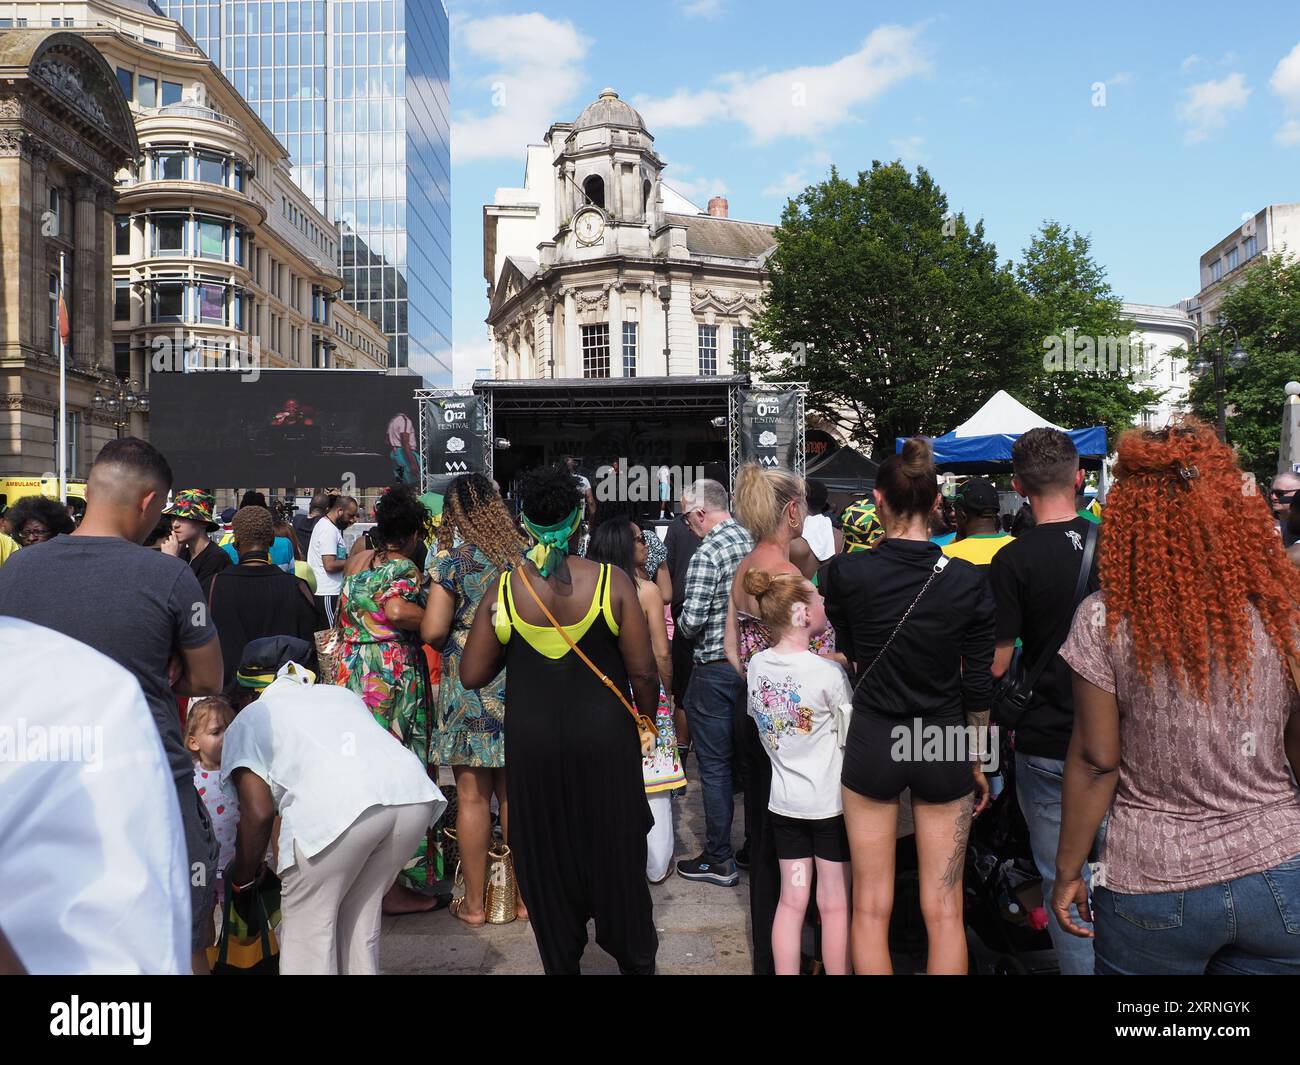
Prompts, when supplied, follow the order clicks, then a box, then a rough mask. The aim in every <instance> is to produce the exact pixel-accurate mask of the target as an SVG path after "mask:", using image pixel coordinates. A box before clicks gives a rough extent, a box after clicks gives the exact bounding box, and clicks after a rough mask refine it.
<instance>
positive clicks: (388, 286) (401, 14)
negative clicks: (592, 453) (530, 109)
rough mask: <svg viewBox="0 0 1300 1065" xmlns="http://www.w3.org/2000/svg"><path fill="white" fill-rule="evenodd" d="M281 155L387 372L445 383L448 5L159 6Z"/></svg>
mask: <svg viewBox="0 0 1300 1065" xmlns="http://www.w3.org/2000/svg"><path fill="white" fill-rule="evenodd" d="M156 2H157V4H158V6H159V7H160V8H161V9H162V10H163V11H165V12H166V13H167V14H168V15H170V16H171V17H172V18H175V19H177V20H178V21H180V22H181V23H182V24H183V25H184V26H185V28H186V29H187V30H188V31H189V32H190V34H191V36H193V37H194V39H195V40H196V41H197V42H198V44H199V46H200V47H201V48H202V49H203V50H204V51H205V52H207V53H208V55H209V56H210V57H211V58H212V60H213V61H214V62H215V63H216V64H217V65H218V66H219V67H221V69H222V71H223V72H224V73H225V75H226V76H227V77H228V78H229V79H230V80H231V82H232V83H233V84H234V86H235V88H236V89H237V90H238V91H239V92H240V93H241V94H242V95H243V96H244V98H245V99H246V100H247V101H248V102H249V104H250V105H251V106H252V107H253V108H255V109H256V110H257V112H258V114H259V115H260V116H261V118H262V121H263V122H265V123H266V124H267V125H268V126H269V127H270V128H271V129H272V131H274V133H275V135H276V136H277V137H279V138H280V140H281V141H282V142H283V143H284V145H285V146H286V147H287V148H288V149H289V152H290V154H291V155H292V157H293V163H294V168H293V177H294V180H295V181H296V182H297V184H298V185H299V186H300V187H301V188H302V189H303V191H304V192H306V193H307V195H309V196H310V197H311V198H312V200H313V201H314V202H315V204H316V206H317V207H318V208H319V209H320V210H321V212H322V213H323V214H324V215H325V217H326V218H330V219H332V220H334V221H336V222H337V223H338V225H339V232H340V237H341V240H340V246H339V256H340V258H339V266H340V267H341V268H342V271H343V280H344V290H343V299H345V300H346V301H347V302H348V303H351V304H352V305H353V306H354V307H356V308H357V309H358V310H360V311H362V312H364V313H366V314H368V315H370V317H371V318H373V319H374V320H375V321H376V322H378V323H379V325H380V326H381V327H382V328H383V330H384V332H385V333H387V334H388V336H389V344H390V362H391V363H392V364H393V365H396V366H409V367H410V368H411V369H412V370H413V371H414V372H416V373H418V374H420V375H421V376H422V377H424V378H425V380H426V381H427V382H428V383H429V384H432V385H444V384H449V383H450V376H451V136H450V119H451V109H450V82H451V77H450V65H449V54H448V50H449V44H448V18H447V8H446V5H445V3H444V0H156Z"/></svg>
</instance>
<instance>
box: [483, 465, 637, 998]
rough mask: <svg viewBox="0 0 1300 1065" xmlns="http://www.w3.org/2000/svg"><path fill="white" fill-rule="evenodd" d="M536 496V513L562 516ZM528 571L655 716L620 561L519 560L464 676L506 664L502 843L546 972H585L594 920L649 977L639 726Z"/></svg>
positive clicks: (626, 961)
mask: <svg viewBox="0 0 1300 1065" xmlns="http://www.w3.org/2000/svg"><path fill="white" fill-rule="evenodd" d="M548 472H549V471H542V474H539V475H537V476H542V475H545V474H546V473H548ZM527 487H528V485H527V484H525V491H524V492H523V493H521V494H522V495H523V497H524V499H523V502H524V506H525V508H527V507H528V504H529V502H530V499H529V493H528V491H527ZM534 502H535V506H536V507H537V508H538V509H539V510H541V512H540V513H539V514H537V515H536V517H537V519H538V520H540V521H542V522H546V523H548V524H549V523H550V522H557V521H559V520H560V519H561V518H563V516H564V513H565V512H564V511H560V512H559V515H558V516H556V514H555V513H548V512H547V511H546V510H545V509H544V508H542V506H541V503H538V502H536V501H534ZM557 506H558V504H557ZM525 513H528V511H527V510H525ZM530 516H531V515H530ZM548 569H550V567H548ZM525 577H526V578H527V581H528V583H529V584H531V585H532V588H533V589H534V590H535V591H536V593H537V595H538V596H539V597H540V598H541V599H542V601H543V602H544V603H545V604H546V606H547V609H549V610H550V611H551V613H552V615H553V616H554V617H555V619H556V620H557V621H558V622H559V623H560V624H561V625H563V626H564V628H565V631H566V632H567V633H568V635H569V637H570V639H571V640H572V641H573V642H574V643H575V644H576V645H577V647H578V648H580V649H581V650H582V651H583V653H585V654H586V656H587V657H588V658H589V659H591V661H592V662H593V663H594V664H595V665H596V667H597V668H598V669H599V670H600V671H601V672H602V673H603V674H605V676H607V677H608V678H609V679H610V680H611V681H612V682H613V683H614V684H616V685H618V687H619V689H620V690H621V691H624V692H627V693H628V694H629V697H631V696H632V695H633V694H635V705H636V706H637V707H638V709H639V712H640V713H643V714H647V715H648V716H650V718H651V720H653V715H654V712H655V710H656V708H657V704H658V696H659V688H658V672H657V670H656V667H655V663H654V657H653V654H652V652H651V648H650V637H649V633H648V631H647V629H646V625H645V617H644V615H643V614H642V612H641V609H640V606H639V605H638V603H637V601H636V592H635V589H634V588H633V587H632V582H631V581H630V580H629V579H628V577H627V575H626V574H624V573H622V572H621V571H619V570H612V569H611V568H610V567H609V566H597V565H596V564H595V563H592V562H588V561H586V560H585V559H579V558H571V559H567V560H564V561H562V562H560V563H559V564H558V565H557V566H556V567H555V568H554V569H553V570H550V572H549V575H548V576H547V577H543V576H542V575H541V573H540V572H539V570H538V568H537V567H536V565H535V564H534V562H533V561H525V562H523V563H522V564H521V565H520V566H519V567H518V568H517V569H516V570H515V571H513V572H512V573H509V574H506V575H503V576H502V577H501V578H499V579H498V580H497V582H495V584H494V585H493V586H492V587H491V588H490V589H489V590H488V592H487V593H486V594H485V595H484V597H483V603H482V604H481V605H480V609H479V611H478V613H477V615H476V616H475V619H474V624H473V627H472V628H471V630H470V635H469V639H468V641H467V643H466V647H465V654H464V656H463V658H462V661H461V681H462V683H463V684H465V685H466V687H473V686H474V685H475V684H477V683H480V682H481V683H487V682H488V681H490V680H491V679H492V678H493V677H495V676H496V675H497V673H498V672H499V671H500V669H501V667H502V666H504V667H505V669H506V697H505V702H506V715H505V745H506V762H507V764H508V765H509V766H510V846H511V849H512V851H513V852H514V858H515V871H516V874H517V875H518V878H519V886H520V890H521V891H522V893H523V898H524V903H525V905H526V906H527V907H528V911H529V918H530V920H531V921H532V925H533V934H534V936H535V937H536V939H537V946H538V949H539V951H540V953H541V956H542V965H543V967H544V968H545V970H546V972H547V973H548V974H573V973H577V972H578V971H579V961H580V959H581V957H582V953H583V950H584V949H585V948H586V945H587V922H588V920H590V919H592V918H594V919H595V923H596V942H597V943H598V944H599V945H600V946H601V947H602V948H603V949H604V950H605V951H606V952H608V953H609V954H611V955H612V956H613V957H614V959H615V960H616V961H617V962H618V964H619V968H620V970H621V971H622V972H624V973H651V972H653V971H654V963H655V953H656V951H657V949H658V937H657V935H656V934H655V927H654V914H653V909H652V906H651V901H650V890H649V886H648V885H647V883H646V878H645V862H646V833H647V832H648V831H649V830H650V826H651V823H652V818H651V815H650V808H649V805H648V804H647V802H646V798H645V787H644V784H643V781H642V775H641V748H640V743H639V740H638V735H637V728H636V723H635V722H634V721H633V719H632V715H631V714H630V713H629V712H628V710H627V708H626V707H625V706H624V705H623V704H622V702H621V701H620V700H619V698H618V697H617V696H616V695H615V694H614V693H613V692H612V691H610V690H609V688H607V687H606V686H605V685H604V684H603V683H602V681H601V679H600V678H599V677H598V676H596V674H595V673H594V672H593V671H592V670H591V669H590V668H589V667H588V666H587V665H586V664H585V663H584V662H583V661H582V658H581V657H580V656H578V655H577V654H576V653H575V652H574V651H572V650H570V649H569V647H568V645H567V644H566V643H565V642H564V639H563V638H562V637H561V636H560V635H559V633H558V632H557V631H556V630H555V629H554V628H553V627H552V626H551V625H550V623H549V622H548V621H547V620H546V617H545V614H544V613H543V611H542V610H541V609H540V608H539V606H538V604H537V602H536V601H535V600H534V599H533V596H532V594H531V593H530V592H529V590H528V587H527V586H526V585H525ZM492 608H495V609H492Z"/></svg>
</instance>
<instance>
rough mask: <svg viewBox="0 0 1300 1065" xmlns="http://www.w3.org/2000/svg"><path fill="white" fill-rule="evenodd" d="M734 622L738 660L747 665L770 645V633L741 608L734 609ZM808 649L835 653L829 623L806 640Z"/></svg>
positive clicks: (831, 629)
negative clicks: (738, 650) (737, 630)
mask: <svg viewBox="0 0 1300 1065" xmlns="http://www.w3.org/2000/svg"><path fill="white" fill-rule="evenodd" d="M736 623H737V625H738V626H739V628H740V661H741V664H742V665H744V666H746V667H748V666H749V660H750V659H751V658H753V657H754V656H755V655H756V654H758V652H759V651H766V650H767V649H768V648H769V647H771V646H772V634H771V633H770V632H768V631H767V626H766V625H764V624H763V622H762V621H760V620H759V619H758V618H756V617H754V615H753V614H746V613H745V612H744V611H743V610H737V611H736ZM808 650H810V651H811V652H812V653H813V654H815V655H833V654H834V653H835V630H834V629H833V628H831V627H830V626H829V625H827V626H826V631H825V632H823V633H822V634H821V635H820V636H814V637H813V638H812V639H811V640H809V641H808Z"/></svg>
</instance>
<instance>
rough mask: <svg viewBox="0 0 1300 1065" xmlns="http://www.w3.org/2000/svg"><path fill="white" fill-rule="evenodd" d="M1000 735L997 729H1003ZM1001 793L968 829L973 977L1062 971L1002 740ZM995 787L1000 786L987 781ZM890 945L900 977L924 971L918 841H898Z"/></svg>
mask: <svg viewBox="0 0 1300 1065" xmlns="http://www.w3.org/2000/svg"><path fill="white" fill-rule="evenodd" d="M1000 731H1001V730H999V732H1000ZM999 753H1000V756H1001V760H1000V763H999V769H998V776H999V777H1000V778H1001V781H1000V786H1001V790H1000V791H998V794H997V795H996V797H995V798H993V799H992V801H991V802H990V804H989V808H988V809H987V810H985V811H984V812H983V813H982V814H980V816H979V817H978V818H976V819H975V823H974V825H973V826H972V828H971V838H970V845H969V846H968V847H967V849H966V868H965V881H964V887H963V908H964V912H965V924H966V943H967V949H968V953H969V971H970V973H971V975H972V976H975V975H979V976H989V975H993V976H1026V975H1039V974H1043V975H1046V974H1054V973H1057V972H1059V969H1058V966H1057V962H1056V952H1055V951H1054V950H1053V949H1052V939H1051V936H1050V934H1049V933H1048V931H1047V924H1046V921H1047V913H1046V909H1045V907H1046V905H1047V902H1048V900H1045V899H1043V897H1042V889H1041V886H1040V885H1041V883H1042V878H1041V877H1040V876H1039V875H1038V870H1037V868H1036V867H1035V866H1034V860H1033V855H1032V852H1031V850H1030V846H1029V828H1028V826H1027V825H1026V824H1025V819H1024V815H1023V814H1021V812H1020V806H1019V804H1018V803H1017V801H1016V794H1015V756H1014V752H1013V751H1012V749H1011V745H1010V743H1009V742H1008V741H1007V740H1006V738H1005V737H1003V738H1002V739H1001V742H1000V751H999ZM989 783H990V786H991V788H990V790H991V791H992V790H997V788H998V785H999V782H997V781H995V779H994V778H993V777H990V778H989ZM894 867H895V874H894V909H893V914H892V917H891V919H890V926H889V948H890V953H891V954H893V956H894V963H895V971H896V972H924V971H925V954H926V936H925V920H924V918H923V916H922V914H921V893H920V885H919V881H918V874H917V860H916V837H915V836H912V835H908V836H904V837H903V838H901V839H900V840H899V841H898V849H897V852H896V855H895V866H894Z"/></svg>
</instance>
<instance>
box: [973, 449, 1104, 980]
mask: <svg viewBox="0 0 1300 1065" xmlns="http://www.w3.org/2000/svg"><path fill="white" fill-rule="evenodd" d="M1011 461H1012V468H1013V469H1014V471H1015V481H1014V483H1015V488H1016V491H1017V492H1019V493H1020V494H1021V495H1022V496H1026V497H1027V498H1028V499H1029V504H1030V506H1031V507H1032V508H1033V514H1034V525H1033V526H1032V527H1030V528H1028V529H1025V530H1024V531H1023V532H1022V533H1021V534H1020V535H1019V536H1018V537H1017V538H1016V539H1015V540H1014V541H1013V542H1012V543H1010V544H1008V545H1007V546H1006V547H1004V548H1002V550H1001V551H999V552H998V553H997V554H996V555H994V556H993V561H992V562H991V563H990V564H989V582H990V585H991V586H992V589H993V595H994V598H995V599H996V600H997V650H996V653H995V656H994V659H993V676H994V677H995V678H998V677H1001V676H1002V675H1003V674H1005V673H1006V672H1007V670H1008V669H1009V668H1010V665H1011V658H1012V654H1013V653H1014V651H1015V645H1016V640H1017V639H1019V640H1020V641H1021V643H1022V645H1023V649H1022V651H1021V663H1022V665H1023V667H1024V669H1025V671H1026V672H1028V671H1030V670H1033V669H1034V668H1035V666H1036V665H1037V663H1038V662H1039V661H1040V659H1041V657H1042V656H1043V655H1044V654H1046V653H1048V652H1049V651H1050V658H1049V660H1048V663H1047V666H1046V668H1045V669H1044V670H1043V672H1042V673H1041V675H1040V676H1039V678H1038V680H1037V681H1036V682H1035V684H1034V692H1033V698H1032V700H1031V701H1030V705H1029V708H1028V710H1026V712H1025V715H1024V717H1023V718H1022V719H1021V721H1020V724H1019V726H1018V727H1017V728H1016V793H1017V798H1018V800H1019V802H1020V808H1021V810H1022V811H1023V813H1024V815H1025V821H1026V822H1027V823H1028V825H1029V836H1030V843H1031V845H1032V847H1033V851H1034V863H1035V865H1037V866H1038V872H1039V874H1040V875H1041V876H1042V878H1043V897H1044V898H1050V897H1051V893H1052V885H1053V883H1054V882H1055V880H1056V847H1057V843H1058V841H1059V838H1060V834H1061V781H1062V777H1063V774H1064V771H1065V753H1066V750H1067V749H1068V747H1069V745H1070V733H1071V731H1072V729H1073V726H1074V698H1073V694H1072V691H1071V677H1070V668H1069V666H1067V665H1066V664H1065V660H1064V659H1062V658H1061V656H1060V655H1059V654H1058V653H1057V652H1058V651H1059V650H1060V647H1061V644H1062V643H1064V641H1065V637H1066V635H1068V633H1069V626H1070V621H1071V620H1072V618H1073V616H1074V590H1075V587H1076V584H1077V582H1078V578H1079V566H1080V565H1081V564H1082V558H1083V552H1084V543H1085V541H1086V539H1087V536H1088V530H1089V529H1090V528H1093V527H1094V523H1093V522H1091V521H1090V520H1089V519H1087V518H1084V517H1081V516H1080V515H1079V513H1078V511H1076V509H1075V499H1076V496H1077V493H1078V491H1079V489H1080V488H1081V487H1082V484H1083V471H1082V470H1081V469H1079V453H1078V451H1077V450H1076V449H1075V447H1074V444H1073V443H1072V442H1071V440H1070V438H1069V437H1068V436H1067V435H1066V434H1065V433H1063V432H1061V431H1060V430H1059V429H1048V428H1041V429H1031V430H1030V431H1029V432H1027V433H1025V434H1024V435H1023V436H1021V437H1020V438H1019V439H1018V440H1017V441H1016V443H1015V445H1014V446H1013V447H1012V449H1011ZM1098 587H1099V584H1098V581H1097V571H1096V552H1094V555H1093V570H1092V573H1091V575H1090V576H1089V578H1088V585H1087V592H1086V593H1085V594H1087V593H1090V592H1094V591H1096V590H1097V589H1098ZM1087 873H1088V870H1087V869H1086V868H1085V870H1084V875H1085V879H1087ZM1048 922H1049V923H1048V928H1049V930H1050V931H1051V935H1052V943H1053V945H1054V946H1055V948H1056V954H1057V960H1058V961H1059V962H1060V966H1061V972H1062V973H1064V974H1067V975H1069V974H1091V973H1092V971H1093V959H1092V941H1091V940H1089V939H1081V938H1078V937H1076V936H1073V935H1071V934H1070V933H1068V932H1065V931H1064V930H1062V929H1061V927H1060V926H1059V925H1058V924H1057V921H1056V916H1055V915H1054V914H1052V913H1051V911H1050V908H1049V911H1048ZM1080 923H1081V924H1086V922H1082V921H1080Z"/></svg>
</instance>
